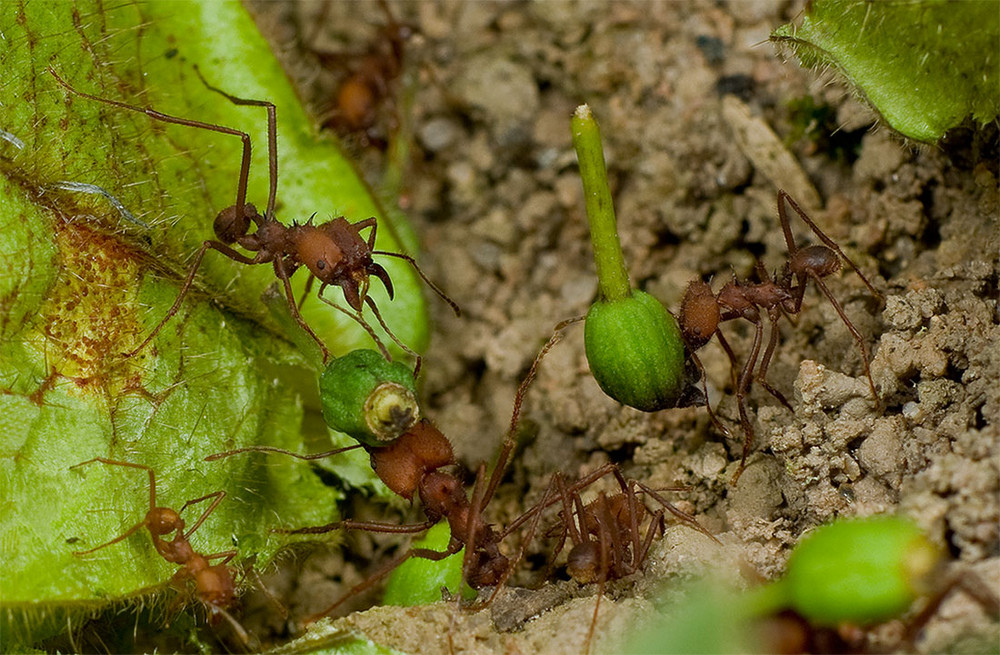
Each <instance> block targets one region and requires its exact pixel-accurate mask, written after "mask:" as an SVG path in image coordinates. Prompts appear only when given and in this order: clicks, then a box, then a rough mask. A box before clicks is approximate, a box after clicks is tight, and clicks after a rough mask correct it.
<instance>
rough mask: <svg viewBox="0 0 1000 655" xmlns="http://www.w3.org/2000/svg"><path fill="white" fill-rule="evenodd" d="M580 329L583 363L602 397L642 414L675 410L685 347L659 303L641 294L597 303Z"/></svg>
mask: <svg viewBox="0 0 1000 655" xmlns="http://www.w3.org/2000/svg"><path fill="white" fill-rule="evenodd" d="M584 325H585V327H584V346H585V348H586V352H587V361H588V362H590V371H591V373H593V375H594V379H596V380H597V383H598V384H599V385H600V386H601V389H603V390H604V393H606V394H608V395H609V396H611V397H612V398H614V399H615V400H617V401H618V402H621V403H624V404H626V405H628V406H630V407H635V408H636V409H641V410H642V411H644V412H655V411H657V410H661V409H666V408H668V407H675V406H676V405H677V399H678V397H679V396H680V393H681V390H682V389H683V383H684V345H683V343H684V342H683V340H682V337H681V331H680V328H679V327H678V325H677V320H676V319H675V318H674V317H673V316H672V315H671V314H670V312H668V311H667V310H666V308H665V307H664V306H663V304H662V303H661V302H660V301H659V300H657V299H656V298H654V297H653V296H651V295H649V294H648V293H645V292H643V291H633V292H632V295H631V296H630V297H628V298H625V299H624V300H608V301H603V300H598V301H597V302H595V303H594V304H593V305H591V307H590V311H588V312H587V321H586V323H585V324H584Z"/></svg>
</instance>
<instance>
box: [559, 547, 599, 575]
mask: <svg viewBox="0 0 1000 655" xmlns="http://www.w3.org/2000/svg"><path fill="white" fill-rule="evenodd" d="M599 551H600V549H599V548H598V545H597V542H596V541H581V542H580V543H578V544H577V545H575V546H573V549H572V550H570V551H569V555H567V556H566V572H567V573H569V574H570V577H572V578H573V579H574V580H576V581H577V582H579V583H580V584H589V583H591V582H597V580H598V578H599V577H600V572H599V571H598V568H599V567H600V561H601V554H600V552H599Z"/></svg>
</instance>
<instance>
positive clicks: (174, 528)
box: [70, 457, 251, 646]
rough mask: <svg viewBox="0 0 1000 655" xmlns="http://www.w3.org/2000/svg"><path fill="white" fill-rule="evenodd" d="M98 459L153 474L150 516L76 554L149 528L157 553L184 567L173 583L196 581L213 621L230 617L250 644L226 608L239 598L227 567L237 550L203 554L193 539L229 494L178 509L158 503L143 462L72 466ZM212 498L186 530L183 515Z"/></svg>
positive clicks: (221, 493) (244, 640)
mask: <svg viewBox="0 0 1000 655" xmlns="http://www.w3.org/2000/svg"><path fill="white" fill-rule="evenodd" d="M94 462H100V463H102V464H107V465H111V466H127V467H130V468H136V469H140V470H143V471H146V472H147V473H149V511H148V512H146V516H145V517H144V518H143V519H142V521H140V522H138V523H136V524H135V525H133V526H132V527H131V528H129V529H128V530H126V531H125V532H123V533H122V534H120V535H119V536H117V537H115V538H114V539H112V540H111V541H109V542H107V543H103V544H101V545H100V546H95V547H93V548H90V549H89V550H80V551H75V552H74V553H73V555H76V556H82V555H89V554H90V553H93V552H95V551H98V550H101V549H102V548H107V547H108V546H111V545H114V544H116V543H118V542H119V541H122V540H124V539H126V538H127V537H129V536H131V535H133V534H134V533H136V532H137V531H139V530H141V529H142V528H146V529H147V530H149V535H150V536H151V537H152V538H153V547H154V548H156V552H157V553H159V554H160V556H161V557H162V558H163V559H165V560H167V561H168V562H170V563H172V564H178V565H180V567H181V568H180V569H178V570H177V572H176V573H175V574H174V576H173V578H171V580H170V584H171V585H172V586H173V587H175V588H177V589H179V590H181V589H183V588H184V587H185V584H186V583H187V582H188V581H191V582H193V583H194V589H195V595H197V596H198V598H199V599H200V600H201V602H202V603H203V604H204V605H205V608H206V609H207V610H208V613H209V622H210V623H211V624H213V625H214V624H217V623H218V622H219V620H220V618H224V619H226V621H228V622H229V624H230V625H231V626H232V628H233V630H235V632H236V634H237V636H238V637H239V639H240V641H241V642H242V643H243V644H245V645H248V646H249V645H250V644H251V641H250V636H249V635H248V634H247V631H246V630H245V629H244V628H243V626H241V625H240V624H239V622H238V621H237V620H236V619H235V618H233V616H232V615H231V614H230V613H229V612H227V611H226V608H228V607H230V606H232V605H233V603H234V602H235V600H236V583H235V582H234V581H233V575H232V572H231V571H230V569H229V567H228V566H227V564H228V563H229V562H230V561H231V560H232V559H233V558H234V557H236V554H237V553H236V551H235V550H226V551H223V552H220V553H212V554H211V555H202V554H200V553H197V552H195V550H194V548H193V547H192V546H191V542H190V538H191V535H192V534H194V532H195V531H196V530H197V529H198V528H199V527H201V524H202V523H204V521H205V519H206V518H208V516H209V514H211V513H212V512H214V511H215V508H216V507H218V506H219V503H221V502H222V499H223V498H225V497H226V492H225V491H221V490H220V491H216V492H213V493H210V494H208V495H206V496H202V497H201V498H195V499H194V500H189V501H187V502H186V503H184V506H183V507H181V509H180V511H174V510H172V509H170V508H169V507H157V506H156V473H155V472H154V471H153V469H152V468H150V467H148V466H145V465H143V464H134V463H132V462H122V461H118V460H114V459H105V458H103V457H95V458H93V459H88V460H87V461H86V462H81V463H79V464H76V465H74V466H71V467H70V468H71V469H75V468H77V467H80V466H85V465H87V464H92V463H94ZM209 499H212V502H211V504H210V505H209V506H208V507H207V508H206V509H205V511H204V512H202V513H201V516H199V517H198V520H197V521H195V522H194V525H192V526H191V528H190V529H188V530H187V531H185V530H184V527H185V523H184V519H182V518H181V514H182V513H183V512H184V510H185V509H187V508H188V507H189V506H191V505H196V504H198V503H201V502H204V501H206V500H209ZM171 532H175V533H176V534H174V537H173V539H170V540H169V541H168V540H166V539H164V536H165V535H169V534H170V533H171ZM212 560H221V561H220V562H219V563H217V564H211V563H210V562H211V561H212ZM182 599H183V597H178V599H177V601H176V602H175V603H174V606H173V607H172V608H171V610H170V611H168V614H169V613H171V612H172V610H173V609H174V608H176V606H177V604H178V603H179V602H180V601H181V600H182Z"/></svg>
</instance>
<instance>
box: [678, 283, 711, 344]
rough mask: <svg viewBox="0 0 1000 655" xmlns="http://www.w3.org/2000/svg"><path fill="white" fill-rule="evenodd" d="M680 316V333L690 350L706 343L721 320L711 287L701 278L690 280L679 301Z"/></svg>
mask: <svg viewBox="0 0 1000 655" xmlns="http://www.w3.org/2000/svg"><path fill="white" fill-rule="evenodd" d="M681 318H682V320H681V322H680V326H681V333H682V334H683V335H684V341H685V342H686V343H687V345H688V348H689V349H690V350H698V349H699V348H701V347H702V346H704V345H705V344H706V343H708V341H709V339H711V338H712V335H713V334H715V331H716V329H718V327H719V321H720V320H721V317H720V315H719V303H718V302H716V300H715V294H714V293H712V287H710V286H708V284H707V283H705V282H702V281H701V280H694V281H692V282H691V283H690V284H689V285H688V288H687V292H686V293H685V294H684V300H683V301H682V302H681Z"/></svg>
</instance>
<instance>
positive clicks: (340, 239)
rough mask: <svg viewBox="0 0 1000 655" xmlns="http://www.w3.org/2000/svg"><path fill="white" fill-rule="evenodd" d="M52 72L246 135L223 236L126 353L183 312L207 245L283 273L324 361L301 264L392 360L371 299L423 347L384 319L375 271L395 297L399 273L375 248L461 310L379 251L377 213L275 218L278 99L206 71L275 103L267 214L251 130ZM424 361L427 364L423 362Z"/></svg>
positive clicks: (220, 228)
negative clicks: (302, 220)
mask: <svg viewBox="0 0 1000 655" xmlns="http://www.w3.org/2000/svg"><path fill="white" fill-rule="evenodd" d="M195 71H196V72H197V71H198V69H197V68H195ZM49 72H51V73H52V75H53V77H55V78H56V80H57V81H58V82H59V84H61V85H62V86H63V87H64V88H65V89H67V90H68V91H70V92H71V93H73V94H76V95H79V96H81V97H84V98H87V99H89V100H94V101H96V102H100V103H103V104H107V105H111V106H113V107H119V108H121V109H127V110H129V111H134V112H138V113H142V114H145V115H146V116H149V117H150V118H152V119H154V120H158V121H162V122H164V123H172V124H176V125H184V126H187V127H194V128H197V129H203V130H210V131H213V132H220V133H222V134H231V135H234V136H238V137H240V138H241V139H242V141H243V158H242V161H241V164H240V176H239V182H238V184H237V188H236V203H235V204H233V205H231V206H229V207H226V208H225V209H223V210H222V211H220V212H219V213H218V215H217V216H216V217H215V221H214V222H213V229H214V231H215V235H216V237H217V239H218V240H208V241H205V242H204V243H203V244H202V246H201V248H200V249H199V250H198V252H197V254H196V255H195V257H194V261H193V262H192V264H191V268H190V270H189V271H188V275H187V278H185V280H184V284H183V285H182V286H181V290H180V292H179V293H178V295H177V299H176V300H175V301H174V304H173V305H172V306H171V307H170V310H169V311H168V312H167V314H166V316H164V317H163V319H162V320H161V321H160V322H159V323H158V324H157V325H156V327H155V328H153V331H152V332H151V333H150V334H149V336H147V337H146V338H145V339H144V340H143V342H142V343H140V344H139V346H138V347H137V348H135V349H133V350H132V351H131V352H129V353H126V355H125V356H126V357H131V356H133V355H135V354H137V353H138V352H139V351H141V350H142V349H143V348H145V347H146V345H148V344H149V342H150V341H152V340H153V338H154V337H155V336H156V335H157V334H158V333H159V332H160V330H161V329H163V326H164V325H166V324H167V322H168V321H169V320H170V319H171V318H172V317H173V316H174V315H175V314H176V313H177V311H178V310H179V309H180V305H181V302H182V301H183V299H184V297H185V296H186V295H187V293H188V291H189V290H190V288H191V285H192V283H193V282H194V276H195V274H196V273H197V272H198V269H199V267H200V266H201V261H202V258H203V257H204V255H205V252H206V251H207V250H209V249H212V250H215V251H217V252H220V253H222V254H223V255H225V256H226V257H228V258H229V259H231V260H233V261H235V262H239V263H241V264H248V265H253V264H271V265H272V267H273V269H274V274H275V276H276V277H277V278H278V279H279V280H280V281H281V284H282V287H283V288H284V291H285V297H286V300H287V302H288V309H289V311H290V312H291V314H292V316H293V317H294V318H295V320H296V322H297V323H298V324H299V326H300V327H302V329H303V330H305V331H306V333H308V334H309V336H311V337H312V338H313V340H314V341H315V342H316V343H317V344H318V345H319V347H320V350H321V351H322V353H323V360H324V362H325V361H326V360H328V359H329V356H330V351H329V350H328V349H327V347H326V345H325V344H324V343H323V341H322V340H321V339H320V338H319V337H318V336H317V335H316V333H315V332H313V330H312V328H310V327H309V325H308V324H307V323H306V322H305V320H304V319H303V318H302V315H301V314H300V313H299V308H298V304H297V303H296V302H295V297H294V295H293V293H292V287H291V283H290V281H289V278H290V277H291V275H292V274H293V273H295V271H297V270H298V269H299V267H301V266H305V267H306V268H307V269H308V270H309V273H310V278H309V281H308V283H307V285H306V291H305V293H306V294H308V293H309V290H310V288H311V286H312V281H313V279H314V278H316V279H319V281H320V283H321V285H320V289H319V294H318V295H319V298H320V300H322V301H323V302H325V303H327V304H329V305H331V306H332V307H334V308H335V309H338V310H340V311H342V312H343V313H345V314H347V315H348V316H350V317H351V318H352V319H353V320H355V321H356V322H357V323H358V324H360V325H361V326H362V327H363V328H364V329H365V330H366V331H367V332H368V334H369V335H370V336H371V337H372V339H373V340H374V342H375V343H376V345H377V346H378V348H379V350H380V351H381V352H382V354H383V355H384V356H385V357H386V358H387V359H389V352H388V350H387V349H386V347H385V345H384V344H383V343H382V341H381V340H380V339H379V338H378V336H377V335H376V333H375V330H374V329H373V328H372V327H371V325H369V324H368V322H367V321H366V320H365V319H364V317H363V316H362V313H361V312H362V309H363V308H364V306H365V305H368V306H369V307H370V308H371V310H372V312H373V313H374V314H375V317H376V319H377V320H378V322H379V324H380V325H381V326H382V328H383V329H384V330H385V332H386V334H388V335H389V337H390V338H391V339H392V340H393V341H394V342H395V343H396V344H397V345H398V346H399V347H400V348H402V349H403V350H405V351H406V352H408V353H410V354H412V355H414V356H415V357H416V353H414V352H413V351H412V350H410V349H409V348H408V347H407V346H406V345H405V344H403V343H402V342H400V340H399V339H398V338H396V336H395V335H394V334H393V333H392V331H391V330H390V329H389V327H388V326H387V325H386V324H385V321H384V320H383V319H382V315H381V313H380V312H379V310H378V307H377V306H376V304H375V301H374V300H373V299H372V298H371V296H369V295H368V284H369V278H370V276H375V277H377V278H378V279H379V280H381V281H382V283H383V285H385V289H386V291H387V292H388V294H389V298H390V299H391V298H392V297H393V287H392V280H391V279H390V278H389V273H388V272H387V271H386V270H385V268H383V267H382V266H381V265H380V264H378V263H376V262H375V261H373V259H372V256H373V255H384V256H388V257H396V258H398V259H402V260H404V261H406V262H408V263H409V264H410V265H412V266H413V267H414V269H415V270H416V271H417V273H418V274H419V275H420V277H421V279H423V280H424V281H425V282H426V283H427V284H428V285H429V286H430V287H431V289H433V290H434V291H435V292H436V293H437V294H438V295H440V296H441V297H442V298H443V299H444V300H445V301H446V302H447V303H448V304H449V305H450V306H451V307H452V309H453V310H455V312H456V313H458V312H459V309H458V306H457V305H456V304H455V303H454V302H453V301H452V300H451V299H450V298H448V297H447V296H446V295H445V294H444V293H443V292H442V291H441V290H440V289H439V288H438V287H437V286H435V285H434V284H433V283H432V282H431V281H430V280H428V279H427V277H426V276H425V275H424V273H423V272H422V271H421V270H420V268H419V267H418V266H417V263H416V261H414V259H413V258H412V257H409V256H408V255H404V254H401V253H394V252H386V251H382V250H375V234H376V229H377V227H378V225H377V221H376V219H375V218H374V217H372V218H366V219H364V220H362V221H358V222H357V223H350V222H349V221H347V219H345V218H342V217H341V218H334V219H332V220H330V221H327V222H325V223H321V224H318V225H313V224H312V222H311V219H310V222H308V223H306V224H305V225H297V224H296V225H292V226H290V227H289V226H287V225H284V224H283V223H280V222H278V221H277V220H276V219H275V218H274V207H275V202H276V195H277V188H278V150H277V123H276V121H277V119H276V110H275V106H274V104H272V103H271V102H268V101H266V100H248V99H244V98H238V97H236V96H233V95H230V94H228V93H226V92H224V91H222V90H220V89H217V88H215V87H213V86H211V85H209V84H208V83H207V82H205V80H204V78H202V82H203V83H204V84H205V86H206V87H208V89H210V90H211V91H214V92H216V93H218V94H220V95H222V96H223V97H225V98H226V99H228V100H229V101H230V102H232V103H233V104H236V105H249V106H254V107H264V108H265V109H266V110H267V135H268V143H267V147H268V162H269V165H268V172H269V190H268V198H267V209H266V211H265V212H264V214H263V215H261V214H260V213H259V212H258V211H257V208H256V206H254V205H253V204H251V203H249V202H247V201H246V196H247V181H248V179H249V174H250V156H251V145H250V136H249V135H248V134H247V133H246V132H242V131H240V130H236V129H232V128H229V127H225V126H222V125H214V124H211V123H204V122H201V121H196V120H191V119H187V118H180V117H177V116H170V115H167V114H164V113H161V112H158V111H155V110H153V109H149V108H144V107H138V106H135V105H130V104H127V103H124V102H119V101H117V100H110V99H107V98H101V97H98V96H95V95H91V94H89V93H84V92H82V91H78V90H76V89H74V88H73V87H71V86H70V85H69V84H68V83H66V82H65V81H64V80H63V79H62V78H60V77H59V75H57V74H56V72H55V71H53V70H52V69H51V68H50V69H49ZM198 75H199V77H201V73H200V72H198ZM251 225H254V226H256V230H255V231H254V232H252V233H251V232H250V226H251ZM365 229H369V232H368V237H367V239H366V238H364V237H362V236H361V232H362V231H363V230H365ZM233 245H238V246H240V247H241V248H244V249H245V250H248V251H250V252H252V253H254V256H253V257H248V256H247V255H244V254H243V253H240V252H239V251H237V250H235V249H234V248H232V247H231V246H233ZM328 286H339V287H340V288H341V289H342V291H343V292H344V299H345V300H346V301H347V304H348V305H349V306H350V308H351V310H353V311H348V310H347V309H345V308H343V307H340V306H339V305H336V304H334V303H333V302H331V301H330V300H328V299H326V298H324V297H323V291H324V290H325V289H326V287H328ZM303 299H304V296H303ZM418 361H419V358H418ZM417 368H418V369H419V366H418V367H417Z"/></svg>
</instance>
